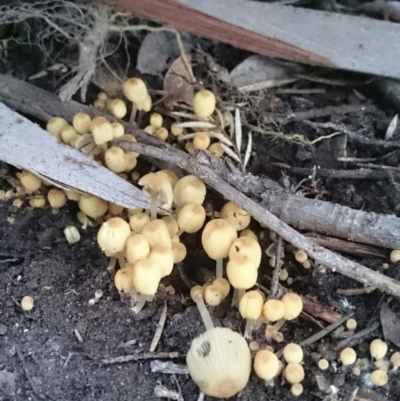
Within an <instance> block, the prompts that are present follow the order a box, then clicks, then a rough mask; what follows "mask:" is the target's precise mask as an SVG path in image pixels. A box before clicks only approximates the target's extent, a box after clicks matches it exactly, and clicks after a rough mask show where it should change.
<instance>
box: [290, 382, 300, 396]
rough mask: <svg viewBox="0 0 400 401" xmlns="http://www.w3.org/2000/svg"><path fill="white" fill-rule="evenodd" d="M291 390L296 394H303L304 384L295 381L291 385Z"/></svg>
mask: <svg viewBox="0 0 400 401" xmlns="http://www.w3.org/2000/svg"><path fill="white" fill-rule="evenodd" d="M290 392H291V393H292V394H293V395H294V396H295V397H298V396H300V395H302V394H303V385H302V384H301V383H295V384H293V385H292V387H290Z"/></svg>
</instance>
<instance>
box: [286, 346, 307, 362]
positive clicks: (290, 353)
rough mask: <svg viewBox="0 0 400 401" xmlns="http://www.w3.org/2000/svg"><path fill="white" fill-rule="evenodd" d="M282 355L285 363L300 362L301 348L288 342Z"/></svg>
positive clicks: (301, 356) (301, 357)
mask: <svg viewBox="0 0 400 401" xmlns="http://www.w3.org/2000/svg"><path fill="white" fill-rule="evenodd" d="M283 357H284V358H285V361H286V362H287V363H301V361H302V360H303V350H302V348H301V347H300V345H299V344H295V343H290V344H288V345H286V346H285V348H284V349H283Z"/></svg>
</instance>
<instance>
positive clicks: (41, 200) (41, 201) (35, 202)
mask: <svg viewBox="0 0 400 401" xmlns="http://www.w3.org/2000/svg"><path fill="white" fill-rule="evenodd" d="M29 204H30V205H31V207H37V208H41V207H43V206H44V205H45V204H46V198H45V197H44V196H43V195H38V196H35V197H33V198H32V199H31V200H30V201H29Z"/></svg>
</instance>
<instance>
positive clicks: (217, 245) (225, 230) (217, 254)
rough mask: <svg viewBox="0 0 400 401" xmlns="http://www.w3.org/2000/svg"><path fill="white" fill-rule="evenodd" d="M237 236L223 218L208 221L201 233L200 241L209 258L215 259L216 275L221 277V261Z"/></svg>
mask: <svg viewBox="0 0 400 401" xmlns="http://www.w3.org/2000/svg"><path fill="white" fill-rule="evenodd" d="M236 238H237V232H236V230H235V229H234V228H233V227H232V226H231V225H230V224H229V223H228V222H227V221H226V220H223V219H214V220H211V221H209V222H208V223H207V224H206V226H205V227H204V229H203V232H202V234H201V243H202V245H203V248H204V250H205V251H206V253H207V255H208V257H209V258H211V259H213V260H215V261H217V267H216V276H217V277H222V267H223V266H222V261H223V259H224V258H226V257H228V255H229V249H230V247H231V245H232V243H233V241H234V240H235V239H236Z"/></svg>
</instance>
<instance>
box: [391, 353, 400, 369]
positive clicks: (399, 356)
mask: <svg viewBox="0 0 400 401" xmlns="http://www.w3.org/2000/svg"><path fill="white" fill-rule="evenodd" d="M390 362H391V363H392V365H393V367H394V368H398V367H400V352H398V351H397V352H395V353H394V354H393V355H392V356H391V357H390Z"/></svg>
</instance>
